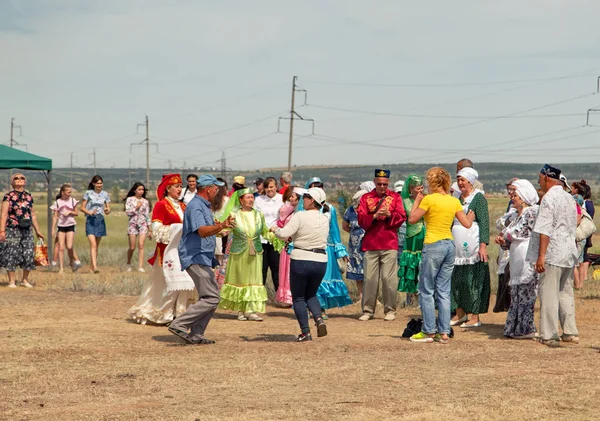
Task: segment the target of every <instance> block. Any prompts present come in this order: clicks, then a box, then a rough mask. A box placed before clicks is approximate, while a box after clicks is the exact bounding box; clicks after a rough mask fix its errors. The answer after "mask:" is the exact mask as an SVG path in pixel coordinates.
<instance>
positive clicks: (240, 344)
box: [0, 281, 600, 421]
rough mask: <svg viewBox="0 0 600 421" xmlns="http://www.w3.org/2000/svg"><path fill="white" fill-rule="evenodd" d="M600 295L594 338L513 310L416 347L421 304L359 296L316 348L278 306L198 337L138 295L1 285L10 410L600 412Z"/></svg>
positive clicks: (430, 414) (134, 414) (180, 414)
mask: <svg viewBox="0 0 600 421" xmlns="http://www.w3.org/2000/svg"><path fill="white" fill-rule="evenodd" d="M591 282H592V281H590V283H591ZM596 284H597V282H596ZM599 297H600V296H599V295H598V294H595V293H594V294H590V293H589V292H588V293H586V294H582V293H578V299H577V303H576V305H577V316H578V325H579V329H580V335H581V344H579V345H572V346H566V345H563V346H562V347H561V348H558V349H550V348H547V347H545V346H543V345H540V344H537V343H535V342H533V341H516V340H507V339H504V338H503V337H502V327H503V323H504V318H505V313H500V314H491V313H490V314H487V315H485V316H483V317H482V320H483V322H484V325H483V327H482V328H480V329H476V330H473V331H464V330H462V329H458V330H457V331H456V337H455V338H454V339H453V340H452V341H451V343H450V344H449V345H441V344H437V343H436V344H414V343H410V342H409V341H408V340H406V339H402V338H401V334H402V331H403V329H404V327H405V326H406V322H407V320H408V319H409V318H410V317H414V316H417V315H418V311H417V310H416V309H403V310H401V311H399V315H398V319H397V320H396V321H394V322H384V321H383V320H382V318H381V316H382V315H381V314H379V315H378V316H379V318H377V319H374V320H372V321H369V322H359V321H358V320H356V316H357V315H358V310H359V309H358V307H357V306H356V305H354V306H351V307H347V308H345V309H341V310H337V311H336V310H332V311H331V312H330V316H331V319H330V321H329V322H328V326H329V335H328V336H327V337H325V338H319V339H317V338H316V335H315V340H313V341H312V342H311V343H294V342H293V340H294V338H295V335H296V334H297V333H298V326H297V323H296V321H295V319H294V317H293V314H292V311H291V310H289V309H280V308H274V307H270V308H269V309H268V313H267V315H266V316H265V321H264V322H262V323H257V322H239V321H237V320H235V318H234V316H233V314H231V313H227V312H218V313H217V314H216V317H215V318H214V319H213V321H212V322H211V324H210V325H209V328H208V330H207V337H209V338H212V339H215V340H216V341H217V344H216V345H210V346H189V345H183V344H182V343H181V342H180V340H179V339H178V338H176V337H175V336H173V335H171V334H169V332H168V331H167V329H166V328H165V327H157V326H141V325H137V324H135V323H132V322H130V321H129V320H128V318H127V315H126V313H125V312H126V311H127V309H128V308H129V307H130V306H131V305H132V304H133V303H134V302H135V300H136V297H131V296H117V297H114V296H100V295H93V294H89V293H85V292H66V291H56V290H51V289H49V288H47V287H44V286H43V285H39V286H38V287H36V288H35V289H33V290H27V289H25V288H19V289H17V290H11V289H8V288H6V287H5V286H2V285H0V320H1V321H2V323H1V327H0V345H1V346H0V367H1V370H0V396H1V398H0V419H1V420H61V421H69V420H128V421H129V420H142V419H143V420H190V421H194V420H203V421H204V420H221V419H235V420H238V419H239V420H260V421H267V420H281V419H314V420H355V419H356V420H358V419H362V420H364V419H369V420H380V419H406V420H430V419H431V420H433V419H444V420H459V419H460V420H496V419H498V420H500V419H501V420H521V419H530V420H531V419H539V420H546V419H552V420H561V419H565V420H566V419H569V420H574V419H576V420H597V419H598V417H599V415H598V396H600V353H599V352H598V350H599V347H600V300H599ZM492 300H494V298H492ZM490 307H491V306H490ZM379 311H381V310H379Z"/></svg>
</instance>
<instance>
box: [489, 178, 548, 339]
mask: <svg viewBox="0 0 600 421" xmlns="http://www.w3.org/2000/svg"><path fill="white" fill-rule="evenodd" d="M511 186H512V187H514V190H513V193H511V197H510V198H511V201H512V206H513V208H514V209H515V210H516V212H517V216H516V217H515V218H512V219H511V222H510V223H509V225H508V226H507V227H506V228H504V230H502V233H501V234H500V235H498V236H497V237H496V240H495V242H496V244H500V246H501V247H502V248H503V249H509V250H510V257H509V262H510V281H509V285H510V306H509V308H508V315H507V316H506V323H505V324H504V336H506V337H509V338H514V339H528V338H533V337H534V336H535V323H534V322H533V309H534V306H535V299H536V292H537V285H538V277H539V276H538V274H537V272H536V271H535V268H534V267H533V264H532V263H531V262H528V261H527V260H526V255H527V249H528V248H529V241H530V240H531V235H532V232H533V226H534V225H535V220H536V218H537V214H538V210H539V206H538V205H537V203H538V194H537V191H536V189H535V187H533V185H532V184H531V183H530V182H529V181H527V180H519V179H517V180H515V181H513V182H512V183H511Z"/></svg>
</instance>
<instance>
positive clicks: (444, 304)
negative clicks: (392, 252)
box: [408, 167, 475, 343]
mask: <svg viewBox="0 0 600 421" xmlns="http://www.w3.org/2000/svg"><path fill="white" fill-rule="evenodd" d="M450 183H451V179H450V174H449V173H448V171H446V170H445V169H443V168H440V167H433V168H430V169H429V171H427V184H428V186H429V193H430V194H428V195H427V196H423V195H422V194H419V195H418V196H417V197H416V199H415V203H414V205H413V210H412V212H411V214H410V217H409V218H408V223H409V224H414V223H416V222H417V221H419V220H420V219H421V218H424V219H425V224H426V226H427V229H426V234H425V241H424V245H423V252H422V260H421V267H420V270H419V273H420V277H419V304H420V306H421V313H422V315H423V327H422V329H421V332H419V333H417V334H415V335H413V336H411V338H410V340H411V341H412V342H426V343H427V342H433V341H434V340H436V341H438V342H440V343H448V341H449V337H448V334H449V333H450V279H451V278H452V270H453V268H454V257H455V248H454V241H453V238H452V231H451V229H452V222H453V221H454V218H455V217H456V218H457V219H458V221H459V222H460V223H461V224H462V225H463V226H464V227H466V228H470V227H471V224H472V223H473V220H474V219H475V215H474V214H473V212H472V211H470V212H469V213H468V214H465V212H464V211H463V208H462V205H461V204H460V202H459V201H458V199H456V198H455V197H452V196H450V195H449V192H450ZM434 297H435V302H434ZM436 304H437V308H438V320H437V328H436V320H435V305H436Z"/></svg>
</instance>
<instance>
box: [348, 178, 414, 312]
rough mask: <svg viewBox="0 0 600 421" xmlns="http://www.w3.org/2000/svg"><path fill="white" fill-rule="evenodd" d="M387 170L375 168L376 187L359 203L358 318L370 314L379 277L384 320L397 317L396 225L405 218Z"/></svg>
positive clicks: (374, 301) (375, 302) (400, 201)
mask: <svg viewBox="0 0 600 421" xmlns="http://www.w3.org/2000/svg"><path fill="white" fill-rule="evenodd" d="M389 178H390V171H389V170H382V169H377V170H375V179H374V182H375V190H373V191H371V192H369V193H367V194H365V195H363V196H362V197H361V198H360V204H359V206H358V224H359V225H360V226H361V227H362V228H363V229H364V230H365V236H364V237H363V242H362V250H363V251H364V252H365V260H364V262H365V270H364V272H365V280H364V290H363V299H362V311H363V314H362V316H360V318H359V320H362V321H366V320H370V319H372V318H373V315H374V314H375V306H376V305H377V295H378V292H379V281H380V280H381V283H382V288H383V305H384V309H383V311H384V313H385V319H384V320H388V321H391V320H394V319H395V318H396V308H397V291H398V275H397V274H398V228H400V226H401V225H402V223H403V222H404V221H405V220H406V212H405V211H404V206H403V205H402V198H401V197H400V195H399V194H398V193H396V192H393V191H391V190H389V189H388V185H389V181H390V180H389Z"/></svg>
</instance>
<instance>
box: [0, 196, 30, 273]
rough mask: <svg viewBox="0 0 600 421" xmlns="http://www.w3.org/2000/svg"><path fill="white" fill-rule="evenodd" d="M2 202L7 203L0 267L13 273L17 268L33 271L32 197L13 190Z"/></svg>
mask: <svg viewBox="0 0 600 421" xmlns="http://www.w3.org/2000/svg"><path fill="white" fill-rule="evenodd" d="M2 202H3V203H4V202H8V218H7V220H6V232H5V235H6V240H5V241H4V242H2V243H0V267H1V268H5V269H6V270H7V271H9V272H14V271H15V270H16V268H17V267H21V268H22V269H23V270H34V269H35V263H34V260H33V255H34V254H33V247H34V240H33V230H32V225H31V223H32V221H31V210H32V209H33V197H32V196H31V194H30V193H29V192H27V191H22V192H20V191H16V190H13V191H11V192H9V193H6V194H5V195H4V199H3V200H2Z"/></svg>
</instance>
